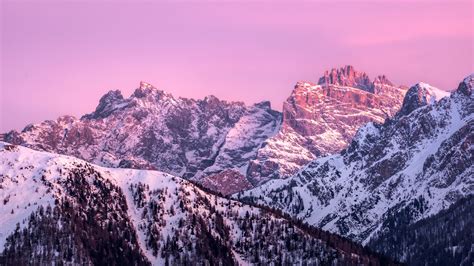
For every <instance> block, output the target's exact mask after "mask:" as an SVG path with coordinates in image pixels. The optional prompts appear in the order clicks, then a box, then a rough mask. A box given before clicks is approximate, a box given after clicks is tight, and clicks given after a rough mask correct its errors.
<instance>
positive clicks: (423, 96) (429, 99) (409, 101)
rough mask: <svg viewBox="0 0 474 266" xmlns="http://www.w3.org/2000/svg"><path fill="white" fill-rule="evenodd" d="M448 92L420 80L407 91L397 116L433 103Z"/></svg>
mask: <svg viewBox="0 0 474 266" xmlns="http://www.w3.org/2000/svg"><path fill="white" fill-rule="evenodd" d="M449 94H450V93H449V92H447V91H442V90H440V89H438V88H435V87H433V86H431V85H429V84H427V83H424V82H420V83H418V84H416V85H414V86H412V87H411V88H410V89H409V90H408V91H407V93H406V95H405V98H404V99H403V104H402V108H401V109H400V112H399V113H398V116H403V115H408V114H410V113H411V112H413V111H414V110H416V109H418V108H420V107H422V106H425V105H429V104H433V103H434V102H436V101H438V100H440V99H441V98H443V97H445V96H448V95H449Z"/></svg>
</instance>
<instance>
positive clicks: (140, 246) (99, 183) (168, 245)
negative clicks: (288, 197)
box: [0, 142, 390, 265]
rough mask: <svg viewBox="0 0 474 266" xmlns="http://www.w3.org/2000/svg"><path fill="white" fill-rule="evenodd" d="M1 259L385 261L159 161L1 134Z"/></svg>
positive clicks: (233, 262) (163, 262)
mask: <svg viewBox="0 0 474 266" xmlns="http://www.w3.org/2000/svg"><path fill="white" fill-rule="evenodd" d="M0 199H1V200H2V202H1V203H0V204H1V205H0V206H1V207H0V224H1V226H0V264H2V265H5V264H6V265H51V264H73V265H78V264H88V265H89V264H94V265H148V264H153V265H191V264H193V265H196V264H198V265H250V264H293V263H303V264H306V265H336V264H337V265H354V264H356V265H361V264H365V265H368V264H371V265H381V264H387V263H389V262H390V261H389V260H387V259H386V258H381V257H378V256H377V255H375V254H374V253H372V252H370V251H368V250H367V249H365V248H362V247H361V246H359V245H357V244H354V243H352V242H350V241H349V240H346V239H343V238H341V237H338V236H336V235H333V234H329V233H327V232H324V231H321V230H319V229H316V228H313V227H309V226H307V225H305V224H303V223H301V222H299V221H293V220H290V219H288V218H287V217H285V216H283V215H281V214H279V213H278V212H274V211H272V210H269V209H262V208H259V207H255V206H249V205H245V204H243V203H240V202H237V201H233V200H230V199H226V198H221V197H219V196H216V195H215V194H211V193H208V192H206V191H205V190H203V189H201V188H199V187H198V186H196V185H194V184H193V183H190V182H189V181H186V180H184V179H181V178H179V177H174V176H171V175H169V174H165V173H162V172H158V171H147V170H132V169H112V168H103V167H99V166H96V165H92V164H90V163H87V162H85V161H82V160H80V159H77V158H74V157H68V156H64V155H57V154H52V153H47V152H39V151H34V150H31V149H28V148H25V147H21V146H16V145H11V144H8V143H4V142H0Z"/></svg>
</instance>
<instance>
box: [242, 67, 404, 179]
mask: <svg viewBox="0 0 474 266" xmlns="http://www.w3.org/2000/svg"><path fill="white" fill-rule="evenodd" d="M405 93H406V88H405V87H398V86H395V85H393V84H392V83H391V82H390V81H389V80H388V79H387V78H386V77H385V76H378V77H376V78H375V79H374V81H371V80H370V79H369V77H368V75H367V74H365V73H363V72H358V71H356V70H354V68H353V67H352V66H346V67H343V68H340V69H332V70H331V71H326V72H325V73H324V76H323V77H321V78H320V79H319V83H318V84H314V83H311V82H298V83H297V84H296V86H295V88H294V90H293V91H292V93H291V95H290V97H289V98H288V99H287V100H286V101H285V103H284V104H283V122H282V126H281V128H280V131H279V132H278V134H277V135H275V136H274V137H272V138H270V139H268V140H267V141H266V142H265V145H264V147H263V148H262V149H260V150H259V151H258V154H257V157H256V159H255V160H252V162H251V164H250V167H249V169H248V175H249V179H250V180H252V181H253V182H254V183H256V184H258V183H262V182H264V181H267V180H268V179H271V178H280V177H288V176H289V175H291V174H294V173H295V172H296V171H297V170H298V169H299V168H300V167H301V166H303V165H305V164H306V163H308V162H309V161H311V160H313V159H315V158H317V157H321V156H325V155H328V154H333V153H337V152H339V151H341V150H343V149H344V148H346V147H347V145H348V144H349V142H350V141H351V140H352V138H353V137H354V135H355V133H356V131H357V129H359V127H361V126H363V125H364V124H366V123H369V122H375V123H383V122H384V121H385V119H387V118H389V117H392V116H393V115H395V113H396V112H398V110H399V109H400V107H401V105H402V101H403V97H404V95H405Z"/></svg>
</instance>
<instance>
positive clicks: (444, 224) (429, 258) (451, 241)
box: [369, 196, 474, 265]
mask: <svg viewBox="0 0 474 266" xmlns="http://www.w3.org/2000/svg"><path fill="white" fill-rule="evenodd" d="M406 217H409V215H403V214H401V215H400V214H399V215H394V216H392V217H390V218H389V219H387V221H386V228H388V230H386V231H384V232H381V233H379V234H378V235H376V236H375V237H374V238H373V240H372V241H371V242H370V243H369V246H370V247H372V248H373V249H374V250H377V251H379V252H380V253H382V254H389V255H390V256H392V257H394V258H397V259H398V260H400V261H403V262H406V263H407V264H409V265H473V263H474V232H473V230H474V223H473V219H472V218H473V217H474V196H469V197H467V198H462V199H460V200H459V201H458V202H456V203H455V204H454V205H452V206H451V207H450V208H448V209H446V210H443V211H441V212H440V213H438V214H436V215H434V216H431V217H428V218H425V219H423V220H420V221H418V222H416V223H414V224H410V221H409V218H407V219H405V218H406Z"/></svg>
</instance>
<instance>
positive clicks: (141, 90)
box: [132, 81, 165, 98]
mask: <svg viewBox="0 0 474 266" xmlns="http://www.w3.org/2000/svg"><path fill="white" fill-rule="evenodd" d="M152 94H157V95H158V96H161V95H163V94H165V92H164V91H163V90H160V89H157V88H156V87H154V86H153V85H151V84H150V83H147V82H144V81H140V87H138V88H137V89H136V90H135V91H134V92H133V94H132V97H135V98H145V97H147V96H148V95H152Z"/></svg>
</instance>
